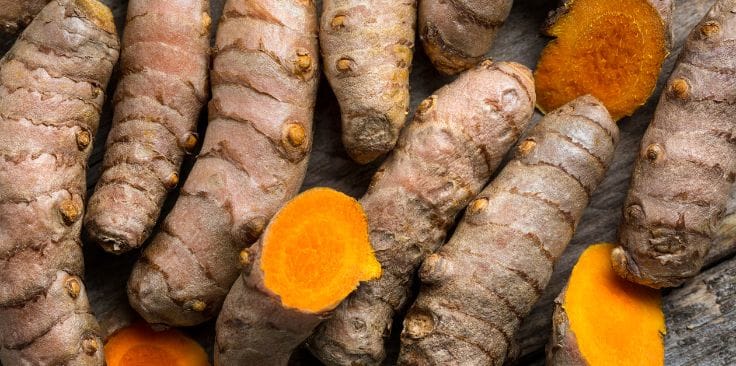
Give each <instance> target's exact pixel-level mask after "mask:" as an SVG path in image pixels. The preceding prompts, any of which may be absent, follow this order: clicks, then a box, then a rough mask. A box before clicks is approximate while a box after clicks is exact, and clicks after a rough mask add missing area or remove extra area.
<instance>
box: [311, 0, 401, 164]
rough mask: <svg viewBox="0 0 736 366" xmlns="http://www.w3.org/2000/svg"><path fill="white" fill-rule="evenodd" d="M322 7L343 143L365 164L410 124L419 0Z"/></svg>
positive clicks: (328, 2) (339, 2)
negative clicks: (410, 78)
mask: <svg viewBox="0 0 736 366" xmlns="http://www.w3.org/2000/svg"><path fill="white" fill-rule="evenodd" d="M323 7H324V9H323V12H322V18H321V24H320V46H321V52H322V58H323V59H324V70H325V75H326V76H327V80H328V81H329V82H330V85H331V86H332V90H333V91H334V92H335V96H336V97H337V100H338V102H339V104H340V112H341V114H342V141H343V144H344V145H345V149H346V150H347V152H348V154H349V155H350V157H352V158H353V160H355V161H356V162H358V163H361V164H366V163H369V162H371V161H373V160H375V159H376V158H378V157H379V156H381V155H383V154H386V153H388V152H389V151H391V150H392V149H393V148H394V145H396V140H397V139H398V137H399V132H400V131H401V128H402V127H403V126H404V122H406V116H407V114H408V112H409V70H410V68H411V63H412V58H413V56H414V25H415V24H414V23H415V20H416V0H368V1H365V0H324V2H323ZM341 60H342V61H341ZM341 68H342V69H341Z"/></svg>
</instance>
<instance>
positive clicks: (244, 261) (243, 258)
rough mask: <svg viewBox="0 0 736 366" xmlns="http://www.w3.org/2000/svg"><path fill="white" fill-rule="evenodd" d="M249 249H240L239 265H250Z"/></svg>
mask: <svg viewBox="0 0 736 366" xmlns="http://www.w3.org/2000/svg"><path fill="white" fill-rule="evenodd" d="M250 261H251V258H250V251H249V250H248V249H247V248H246V249H243V250H241V251H240V265H241V266H243V268H245V267H248V265H250Z"/></svg>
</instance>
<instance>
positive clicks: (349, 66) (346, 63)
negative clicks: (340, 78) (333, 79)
mask: <svg viewBox="0 0 736 366" xmlns="http://www.w3.org/2000/svg"><path fill="white" fill-rule="evenodd" d="M337 71H340V72H348V71H353V60H351V59H349V58H346V57H343V58H341V59H339V60H337Z"/></svg>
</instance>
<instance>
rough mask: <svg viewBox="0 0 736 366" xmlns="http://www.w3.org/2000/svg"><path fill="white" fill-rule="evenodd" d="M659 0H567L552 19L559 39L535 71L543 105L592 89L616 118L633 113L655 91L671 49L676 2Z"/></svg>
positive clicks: (550, 107)
mask: <svg viewBox="0 0 736 366" xmlns="http://www.w3.org/2000/svg"><path fill="white" fill-rule="evenodd" d="M657 3H658V5H657V6H658V7H659V8H658V7H655V6H654V5H653V4H652V2H651V1H650V0H619V1H610V0H569V1H567V2H566V3H565V5H564V6H563V8H562V9H560V10H559V11H558V12H557V13H556V15H555V16H554V17H553V18H552V20H551V25H550V26H549V28H548V29H547V32H548V33H549V35H551V36H553V37H556V39H555V40H553V41H551V42H550V43H549V44H548V45H547V47H546V48H545V49H544V51H543V52H542V56H541V58H540V60H539V64H538V65H537V70H536V72H535V75H534V76H535V80H536V88H537V102H538V106H539V108H540V109H541V110H542V111H551V110H554V109H556V108H558V107H560V106H562V105H563V104H565V103H567V102H569V101H571V100H573V99H575V98H577V97H579V96H581V95H585V94H592V95H593V96H595V97H596V98H598V99H600V100H601V101H602V102H603V104H605V106H606V108H608V110H609V112H610V113H611V116H612V117H613V119H614V120H619V119H621V118H623V117H626V116H630V115H632V114H633V113H634V111H635V110H636V109H637V108H639V107H640V106H642V105H643V104H644V103H645V102H646V101H647V99H648V98H649V96H650V95H651V94H652V92H653V91H654V88H655V86H656V83H657V78H658V76H659V72H660V70H661V68H662V63H663V62H664V59H665V58H666V57H667V54H668V46H669V45H668V43H669V37H668V34H669V28H668V27H669V19H668V18H669V12H668V9H670V8H669V6H667V5H666V4H667V3H670V4H671V1H658V2H657ZM663 4H664V5H663Z"/></svg>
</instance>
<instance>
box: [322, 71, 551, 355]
mask: <svg viewBox="0 0 736 366" xmlns="http://www.w3.org/2000/svg"><path fill="white" fill-rule="evenodd" d="M535 100H536V96H535V95H534V81H533V79H532V76H531V72H530V71H529V69H527V68H526V67H524V66H522V65H519V64H516V63H507V62H499V63H495V64H494V63H491V62H490V61H484V62H483V63H481V64H480V66H478V67H477V68H475V69H472V70H470V71H468V72H466V73H464V74H462V75H461V76H460V77H459V78H458V79H457V80H456V81H454V82H453V83H451V84H449V85H447V86H445V87H443V88H442V89H439V90H438V91H437V92H436V95H433V96H431V97H429V98H428V99H427V100H425V101H424V102H422V104H421V105H420V107H419V109H418V110H417V113H416V116H415V117H414V121H413V122H412V123H411V124H410V125H409V126H407V128H405V129H404V132H402V137H401V139H400V141H399V144H398V145H397V148H396V150H394V152H393V153H392V155H391V156H390V157H389V158H388V160H387V161H386V162H384V164H383V166H381V168H380V169H379V170H378V172H377V173H376V175H375V176H374V178H373V181H372V183H371V185H370V187H369V189H368V193H366V194H365V196H363V198H362V199H361V201H360V202H361V204H362V205H363V208H364V209H365V212H366V215H367V216H368V224H369V228H370V239H371V243H372V244H373V248H374V249H375V251H376V256H377V258H378V260H379V262H381V267H382V268H383V275H382V277H381V278H380V279H379V280H375V281H370V282H367V283H365V284H362V285H361V286H360V287H359V288H358V290H357V291H356V292H355V293H354V294H353V295H352V296H351V297H349V298H348V300H346V301H345V302H343V303H342V304H341V305H340V307H338V308H337V310H336V313H335V316H334V317H332V318H331V319H329V320H327V321H326V322H325V323H323V324H322V325H321V326H320V328H319V329H318V330H317V333H316V334H315V336H314V337H312V338H311V339H310V340H309V342H308V345H309V347H310V349H311V350H312V353H314V354H315V355H316V356H317V357H318V358H320V359H321V360H322V361H323V362H325V363H327V364H331V365H355V364H358V365H377V364H379V363H380V362H381V361H382V360H383V359H384V357H385V349H384V348H385V344H384V342H385V338H386V337H388V336H389V333H390V328H391V323H392V321H393V317H394V315H395V314H396V312H397V311H398V310H399V309H401V308H403V307H404V305H405V303H406V300H407V298H408V296H409V291H410V288H411V284H412V281H413V276H414V273H415V271H416V268H417V267H418V266H419V264H420V263H421V261H422V259H424V257H425V256H427V255H429V254H431V253H433V252H434V251H435V250H437V248H438V247H439V246H440V245H441V244H442V243H443V242H444V239H445V235H447V230H448V229H449V228H450V226H451V225H452V224H453V222H454V221H455V217H456V215H457V214H458V212H459V211H460V210H461V209H462V208H463V207H465V206H466V205H467V204H468V202H469V201H470V200H471V199H472V198H473V197H474V196H475V195H476V194H477V193H478V192H480V190H481V189H482V188H483V186H484V185H485V184H486V183H487V182H488V181H489V180H490V177H491V174H493V172H494V171H495V169H496V168H497V167H498V165H499V164H500V163H501V159H502V158H503V157H504V156H505V155H506V152H507V151H508V150H509V149H510V148H511V146H512V145H513V144H514V143H515V142H516V140H517V139H518V138H519V136H520V135H521V133H522V131H523V130H524V129H525V128H526V126H527V125H528V123H529V120H530V118H531V116H532V113H533V108H534V103H535Z"/></svg>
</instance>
